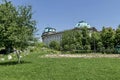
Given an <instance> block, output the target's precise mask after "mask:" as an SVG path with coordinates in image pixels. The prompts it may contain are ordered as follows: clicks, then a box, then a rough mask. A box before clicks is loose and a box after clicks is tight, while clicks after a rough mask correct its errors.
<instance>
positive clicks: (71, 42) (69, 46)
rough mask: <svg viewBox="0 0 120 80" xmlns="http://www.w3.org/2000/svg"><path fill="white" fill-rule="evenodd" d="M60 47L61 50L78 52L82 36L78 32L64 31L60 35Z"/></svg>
mask: <svg viewBox="0 0 120 80" xmlns="http://www.w3.org/2000/svg"><path fill="white" fill-rule="evenodd" d="M61 46H62V48H63V50H69V51H72V50H78V49H81V48H82V35H81V32H80V31H79V30H69V31H65V32H64V33H63V35H62V41H61Z"/></svg>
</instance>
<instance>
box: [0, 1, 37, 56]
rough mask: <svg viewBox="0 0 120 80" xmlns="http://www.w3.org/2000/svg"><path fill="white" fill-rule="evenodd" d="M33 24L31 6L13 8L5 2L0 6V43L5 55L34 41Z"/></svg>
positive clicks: (10, 3)
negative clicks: (5, 52)
mask: <svg viewBox="0 0 120 80" xmlns="http://www.w3.org/2000/svg"><path fill="white" fill-rule="evenodd" d="M35 24H36V22H35V20H32V7H31V6H20V7H15V6H13V4H12V2H11V1H9V2H8V1H7V0H3V3H2V4H0V42H1V44H2V47H5V50H6V51H7V53H10V52H11V51H13V48H16V49H19V50H23V49H25V48H27V46H29V44H30V42H31V41H33V40H34V32H35V30H36V28H35ZM18 56H19V55H18Z"/></svg>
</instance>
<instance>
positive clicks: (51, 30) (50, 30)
mask: <svg viewBox="0 0 120 80" xmlns="http://www.w3.org/2000/svg"><path fill="white" fill-rule="evenodd" d="M44 32H45V33H47V32H56V29H55V28H51V27H46V28H45V30H44Z"/></svg>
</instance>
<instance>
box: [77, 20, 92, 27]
mask: <svg viewBox="0 0 120 80" xmlns="http://www.w3.org/2000/svg"><path fill="white" fill-rule="evenodd" d="M85 26H86V27H88V28H90V27H91V26H90V25H89V24H88V23H86V22H85V21H80V22H78V23H77V24H76V25H75V27H77V28H81V27H85Z"/></svg>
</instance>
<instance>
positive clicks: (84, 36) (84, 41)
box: [81, 26, 90, 49]
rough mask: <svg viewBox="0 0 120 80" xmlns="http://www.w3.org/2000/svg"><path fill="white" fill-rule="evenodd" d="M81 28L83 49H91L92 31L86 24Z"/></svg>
mask: <svg viewBox="0 0 120 80" xmlns="http://www.w3.org/2000/svg"><path fill="white" fill-rule="evenodd" d="M81 30H82V45H83V49H90V32H89V31H88V28H87V27H86V26H85V27H83V28H81ZM86 46H89V48H86Z"/></svg>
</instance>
